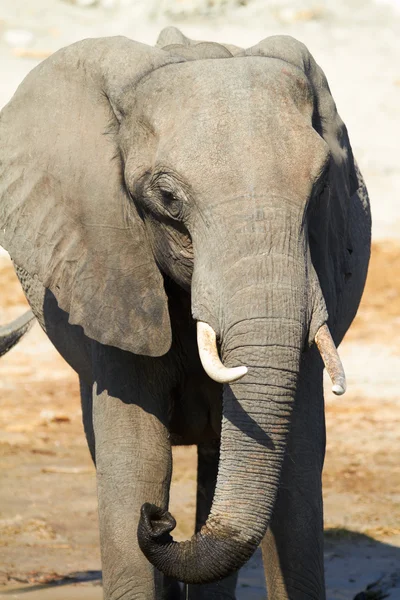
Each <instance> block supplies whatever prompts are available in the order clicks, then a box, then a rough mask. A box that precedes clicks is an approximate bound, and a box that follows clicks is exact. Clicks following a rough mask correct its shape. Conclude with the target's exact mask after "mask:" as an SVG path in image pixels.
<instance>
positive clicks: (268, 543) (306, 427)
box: [261, 349, 325, 600]
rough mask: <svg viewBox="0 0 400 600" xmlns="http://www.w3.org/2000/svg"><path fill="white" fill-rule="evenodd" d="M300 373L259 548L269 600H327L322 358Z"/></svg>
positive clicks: (310, 363)
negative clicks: (269, 516)
mask: <svg viewBox="0 0 400 600" xmlns="http://www.w3.org/2000/svg"><path fill="white" fill-rule="evenodd" d="M310 352H313V353H315V350H314V349H312V350H311V351H310ZM314 358H315V357H314ZM301 373H302V377H301V379H300V381H299V386H298V394H297V396H296V403H295V408H294V411H293V418H292V427H291V432H290V436H289V440H288V448H287V453H286V457H285V461H284V465H283V471H282V476H281V485H280V487H279V491H278V496H277V500H276V503H275V508H274V513H273V518H272V521H271V525H270V528H269V530H268V531H267V534H266V535H265V537H264V539H263V541H262V544H261V548H262V554H263V562H264V569H265V573H266V579H267V588H268V598H271V600H277V599H279V600H289V599H290V600H306V599H307V600H324V598H325V581H324V556H323V511H322V483H321V474H322V467H323V461H324V453H325V417H324V400H323V391H322V366H321V363H320V362H319V358H318V357H316V360H313V361H310V362H309V363H308V364H306V365H304V368H303V369H302V372H301Z"/></svg>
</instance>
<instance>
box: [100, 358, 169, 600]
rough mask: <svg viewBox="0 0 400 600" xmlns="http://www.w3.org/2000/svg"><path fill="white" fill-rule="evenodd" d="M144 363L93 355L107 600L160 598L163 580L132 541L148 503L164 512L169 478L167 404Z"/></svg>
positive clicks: (144, 361)
mask: <svg viewBox="0 0 400 600" xmlns="http://www.w3.org/2000/svg"><path fill="white" fill-rule="evenodd" d="M150 362H151V361H150ZM148 364H149V360H148V359H143V360H142V359H141V358H140V357H139V360H138V359H137V357H132V356H131V355H129V354H127V353H124V352H122V351H118V350H116V349H113V348H104V347H101V348H97V351H96V355H95V359H94V370H95V384H94V387H93V425H94V436H95V443H96V468H97V493H98V502H99V525H100V542H101V556H102V567H103V589H104V598H105V600H122V599H123V600H133V599H140V600H155V599H156V598H161V597H162V575H161V574H160V573H159V572H156V571H155V569H154V567H153V566H152V565H151V564H150V563H149V562H148V560H147V559H146V558H145V556H144V555H143V554H142V552H141V550H140V548H139V545H138V539H137V527H138V522H139V515H140V509H141V506H142V505H143V504H144V503H145V502H151V503H154V504H156V505H157V506H161V507H163V508H164V509H167V507H168V499H169V486H170V478H171V447H170V442H169V436H168V431H167V427H166V418H165V413H166V412H167V411H166V410H164V409H165V408H166V401H165V399H164V398H163V397H162V396H160V392H159V391H158V390H157V389H156V387H157V386H156V381H158V377H157V376H156V374H155V372H153V371H149V370H148V369H147V368H146V365H148ZM160 387H161V386H160V384H158V388H160ZM164 393H165V392H164Z"/></svg>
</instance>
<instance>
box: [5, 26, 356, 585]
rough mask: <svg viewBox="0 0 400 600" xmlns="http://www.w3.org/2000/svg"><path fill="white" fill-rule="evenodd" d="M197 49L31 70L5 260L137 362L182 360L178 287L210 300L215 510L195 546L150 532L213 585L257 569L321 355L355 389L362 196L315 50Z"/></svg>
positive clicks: (13, 128)
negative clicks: (301, 393)
mask: <svg viewBox="0 0 400 600" xmlns="http://www.w3.org/2000/svg"><path fill="white" fill-rule="evenodd" d="M186 46H187V44H186ZM186 46H185V45H183V46H182V48H181V50H179V46H177V45H172V46H170V47H169V49H168V48H167V49H166V50H163V49H161V48H151V47H148V46H145V45H142V44H138V43H135V42H133V41H131V40H128V39H126V38H108V39H97V40H85V41H83V42H79V43H77V44H74V45H72V46H70V47H68V48H66V49H63V50H60V51H59V52H57V53H56V54H54V55H53V56H52V57H50V58H49V59H48V60H46V61H45V62H43V63H42V64H40V65H39V66H38V67H37V68H36V69H34V70H33V71H32V73H31V74H30V75H29V76H28V77H27V78H26V80H25V81H24V83H23V84H22V85H21V86H20V88H19V89H18V91H17V93H16V95H15V96H14V98H13V99H12V101H11V102H10V103H9V104H8V105H7V107H6V108H5V109H4V110H3V112H2V113H1V121H0V129H1V134H2V135H1V139H2V145H1V149H0V153H1V155H0V164H1V167H0V169H1V203H0V243H1V244H2V245H4V246H5V247H6V248H7V249H8V250H9V252H10V254H11V256H12V258H13V260H14V261H15V263H16V264H18V265H19V266H21V267H23V268H24V269H25V270H26V271H28V272H29V273H30V274H31V275H35V276H37V277H38V278H39V279H40V281H41V282H42V283H43V284H44V285H45V286H46V287H48V288H49V289H50V290H51V291H52V292H53V294H54V295H55V297H56V298H57V301H58V303H59V306H60V307H61V308H62V309H64V310H65V311H67V312H68V313H69V321H70V323H74V324H79V325H81V326H82V327H83V329H84V331H85V332H86V334H87V335H88V336H89V337H91V338H93V339H95V340H97V341H99V342H101V343H103V344H109V345H113V346H116V347H119V348H122V349H124V350H128V351H130V352H133V353H136V354H145V355H148V356H161V355H163V354H165V353H167V352H168V351H169V349H170V345H171V328H170V320H169V312H168V303H167V296H166V293H165V290H164V285H163V276H168V277H169V278H172V279H173V280H174V281H175V282H177V283H178V284H179V285H180V286H181V287H182V288H183V289H185V290H187V291H189V292H190V293H191V297H192V313H193V318H194V319H196V320H197V321H198V342H199V352H200V356H201V359H202V362H203V365H204V367H205V369H206V371H207V372H208V373H209V375H210V376H211V377H212V378H214V379H216V380H217V381H220V382H222V383H225V384H226V385H225V386H224V391H223V419H222V433H221V451H220V452H221V453H220V466H219V472H218V479H217V485H216V491H215V496H214V501H213V505H212V509H211V512H210V515H209V518H208V520H207V522H206V524H205V525H204V527H203V528H202V529H201V531H200V532H198V533H197V534H196V535H195V536H193V538H192V539H191V540H190V541H187V542H183V543H176V542H174V541H173V540H172V538H171V536H170V531H171V530H172V529H173V527H174V520H173V518H172V517H171V515H170V514H169V513H168V512H166V510H165V508H166V507H162V508H158V507H155V506H153V505H151V504H146V505H144V506H143V508H142V515H141V521H140V525H139V530H138V535H139V542H140V545H141V548H142V550H143V552H144V553H145V554H146V556H147V557H148V558H149V560H150V561H151V562H152V563H153V564H154V565H155V566H156V567H157V568H158V569H160V570H161V571H163V572H164V573H165V574H167V575H169V576H172V577H175V578H177V579H180V580H182V581H186V582H192V583H201V582H206V581H212V580H215V579H218V578H222V577H224V576H226V575H227V574H228V573H229V572H231V571H233V570H235V569H237V568H238V567H240V566H241V565H242V564H243V563H244V562H245V561H246V560H247V559H248V558H249V557H250V556H251V554H252V553H253V551H254V550H255V548H256V547H257V545H258V544H259V542H260V540H261V539H262V537H263V535H264V533H265V531H266V529H267V527H268V523H269V519H270V516H271V511H272V508H273V505H274V500H275V497H276V493H277V489H278V486H279V477H280V470H281V465H282V461H283V457H284V453H285V445H286V438H287V434H288V431H289V428H290V418H291V411H292V407H293V403H294V400H295V395H296V386H297V381H298V376H299V369H300V361H301V358H302V355H303V353H304V352H307V351H308V350H307V349H308V347H309V346H310V345H312V344H313V343H314V341H315V340H317V342H318V345H319V347H320V350H321V353H322V355H323V358H324V360H325V363H326V365H327V367H328V369H329V371H330V374H331V376H332V378H333V382H334V385H335V386H336V387H335V391H336V392H338V393H342V392H343V391H344V385H345V383H344V375H343V372H342V370H341V365H340V361H339V359H338V356H337V354H336V349H335V346H334V344H333V341H332V338H331V336H330V333H329V330H328V328H327V325H326V323H327V321H328V317H329V322H330V324H331V325H333V326H334V325H335V318H336V317H335V309H336V302H337V297H338V295H339V294H340V289H341V286H342V285H343V281H344V267H343V264H344V253H345V244H346V242H345V240H346V215H347V210H348V204H349V200H350V197H351V195H352V193H353V192H354V191H355V185H356V184H355V181H356V179H355V172H354V163H353V158H352V152H351V148H350V144H349V140H348V137H347V132H346V129H345V127H344V125H343V123H342V121H341V120H340V118H339V116H338V114H337V112H336V107H335V104H334V102H333V99H332V97H331V94H330V92H329V88H328V85H327V82H326V79H325V77H324V75H323V73H322V71H321V70H320V69H319V68H318V67H317V65H316V64H315V62H314V60H313V59H312V57H311V56H310V55H309V53H308V52H307V50H306V49H305V48H304V46H303V45H302V44H300V43H298V42H296V41H295V40H293V39H292V38H284V37H275V38H269V39H267V40H265V41H264V42H262V43H261V44H259V45H258V46H256V47H254V48H251V49H250V50H247V51H243V52H242V53H240V52H236V55H235V56H232V53H231V52H229V51H228V50H227V49H226V48H222V47H218V46H217V45H212V48H210V45H206V46H205V47H203V48H202V49H201V52H200V51H198V53H197V55H196V51H194V50H193V49H192V50H190V49H189V50H188V48H187V47H186ZM185 48H186V49H185ZM219 48H220V50H219ZM243 490H245V495H243ZM149 500H151V499H149Z"/></svg>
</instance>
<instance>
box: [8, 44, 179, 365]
mask: <svg viewBox="0 0 400 600" xmlns="http://www.w3.org/2000/svg"><path fill="white" fill-rule="evenodd" d="M172 62H179V59H177V58H174V57H171V56H169V55H168V54H167V53H166V52H164V51H162V50H160V49H158V48H151V47H149V46H145V45H143V44H138V43H136V42H133V41H131V40H128V39H126V38H104V39H97V40H96V39H93V40H84V41H83V42H78V43H77V44H73V45H72V46H69V47H67V48H65V49H62V50H60V51H59V52H57V53H56V54H54V55H52V56H51V57H50V58H49V59H47V60H46V61H44V62H43V63H41V64H40V65H39V66H38V67H36V68H35V69H34V70H33V71H32V72H31V73H30V74H29V75H28V77H27V78H26V79H25V80H24V82H23V83H22V84H21V86H20V87H19V88H18V90H17V92H16V94H15V96H14V98H13V99H12V100H11V102H10V103H9V104H8V105H7V106H6V107H5V109H4V110H3V111H2V113H1V115H0V136H1V146H0V244H1V245H2V246H4V247H5V248H6V249H7V250H8V251H9V253H10V255H11V258H12V259H13V260H14V262H15V263H16V264H17V265H18V266H20V267H22V268H23V269H25V270H26V271H27V272H28V273H29V274H30V275H32V276H36V277H37V278H38V279H39V280H40V282H41V283H42V284H43V285H44V286H45V287H47V288H49V289H50V290H51V291H52V292H53V294H54V295H55V297H56V298H57V301H58V304H59V306H60V307H61V308H62V309H63V310H65V311H66V312H68V313H69V322H70V323H73V324H78V325H81V326H82V327H83V329H84V331H85V333H86V334H87V335H88V336H89V337H91V338H93V339H95V340H97V341H99V342H101V343H103V344H109V345H112V346H117V347H119V348H122V349H124V350H129V351H131V352H134V353H138V354H147V355H150V356H160V355H162V354H164V353H165V352H167V351H168V350H169V347H170V344H171V329H170V321H169V314H168V306H167V297H166V294H165V291H164V286H163V278H162V275H161V273H160V272H159V270H158V268H157V266H156V263H155V260H154V258H153V254H152V252H151V250H150V245H149V243H148V241H147V239H146V235H145V230H144V226H143V223H142V221H141V219H140V218H139V216H138V214H137V212H136V209H135V207H134V206H133V204H132V202H131V201H130V198H129V196H128V194H127V193H126V190H125V186H124V180H123V168H122V165H121V160H120V156H119V152H118V149H117V148H116V144H115V143H114V138H113V133H112V132H113V131H115V130H116V129H118V120H121V119H123V118H124V115H125V114H126V112H127V111H128V110H130V106H129V104H127V102H128V99H130V102H131V101H132V96H133V94H132V91H133V88H134V87H135V85H136V83H137V82H138V81H139V80H140V79H141V78H142V77H144V76H146V75H147V74H149V73H151V71H153V70H154V69H157V68H160V67H162V66H164V65H166V64H169V63H172ZM128 92H129V93H128ZM110 132H111V133H110ZM107 133H108V134H109V135H107Z"/></svg>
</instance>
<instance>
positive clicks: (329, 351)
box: [315, 323, 347, 396]
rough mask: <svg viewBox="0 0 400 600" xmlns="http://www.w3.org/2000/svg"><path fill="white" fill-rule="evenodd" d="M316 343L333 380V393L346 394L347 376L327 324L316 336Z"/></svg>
mask: <svg viewBox="0 0 400 600" xmlns="http://www.w3.org/2000/svg"><path fill="white" fill-rule="evenodd" d="M315 343H316V344H317V347H318V350H319V352H320V354H321V357H322V360H323V361H324V365H325V368H326V370H327V371H328V375H329V377H330V378H331V381H332V392H333V393H334V394H336V395H337V396H341V395H342V394H344V393H345V391H346V387H347V385H346V375H345V372H344V369H343V365H342V361H341V360H340V357H339V354H338V351H337V349H336V346H335V342H334V341H333V339H332V336H331V332H330V331H329V327H328V325H327V324H326V323H324V325H322V326H321V327H320V328H319V329H318V331H317V335H316V336H315Z"/></svg>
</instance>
